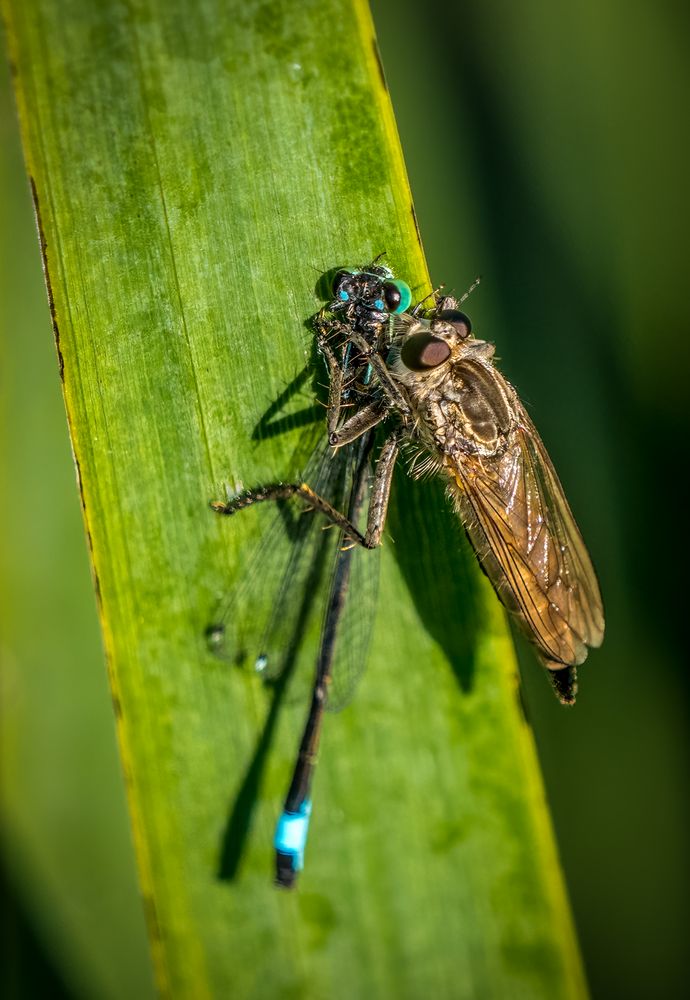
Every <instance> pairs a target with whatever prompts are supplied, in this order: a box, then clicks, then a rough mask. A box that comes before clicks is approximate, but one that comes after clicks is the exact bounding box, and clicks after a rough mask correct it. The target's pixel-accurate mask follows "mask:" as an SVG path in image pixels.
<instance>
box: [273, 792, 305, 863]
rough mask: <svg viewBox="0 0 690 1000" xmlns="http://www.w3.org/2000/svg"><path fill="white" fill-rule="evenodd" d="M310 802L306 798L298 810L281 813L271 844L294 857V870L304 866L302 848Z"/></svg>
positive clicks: (277, 849)
mask: <svg viewBox="0 0 690 1000" xmlns="http://www.w3.org/2000/svg"><path fill="white" fill-rule="evenodd" d="M310 816H311V802H310V800H309V799H306V800H305V801H304V802H303V803H302V805H301V806H300V808H299V812H284V813H281V816H280V819H279V820H278V825H277V827H276V835H275V839H274V841H273V846H274V847H275V849H276V851H279V852H280V853H281V854H289V855H291V856H292V858H293V859H294V870H295V871H301V870H302V868H303V867H304V848H305V845H306V843H307V834H308V832H309V817H310Z"/></svg>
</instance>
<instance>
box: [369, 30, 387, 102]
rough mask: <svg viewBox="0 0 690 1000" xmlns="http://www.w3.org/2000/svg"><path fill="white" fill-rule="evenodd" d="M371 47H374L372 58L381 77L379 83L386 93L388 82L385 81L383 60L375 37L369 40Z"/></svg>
mask: <svg viewBox="0 0 690 1000" xmlns="http://www.w3.org/2000/svg"><path fill="white" fill-rule="evenodd" d="M371 44H372V47H373V49H374V58H375V59H376V65H377V66H378V68H379V75H380V77H381V85H382V87H383V89H384V90H385V92H386V93H388V84H387V83H386V73H385V70H384V68H383V60H382V59H381V51H380V49H379V46H378V42H377V41H376V39H375V38H372V40H371Z"/></svg>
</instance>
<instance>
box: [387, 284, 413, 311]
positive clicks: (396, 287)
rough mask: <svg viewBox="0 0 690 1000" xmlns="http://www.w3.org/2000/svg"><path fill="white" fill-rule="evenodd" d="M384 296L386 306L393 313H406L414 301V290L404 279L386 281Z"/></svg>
mask: <svg viewBox="0 0 690 1000" xmlns="http://www.w3.org/2000/svg"><path fill="white" fill-rule="evenodd" d="M383 297H384V299H385V302H386V308H387V309H388V311H389V312H392V313H404V312H405V310H406V309H409V307H410V302H412V292H411V291H410V286H409V285H407V284H406V283H405V282H404V281H400V280H398V279H396V280H395V281H386V282H384V285H383Z"/></svg>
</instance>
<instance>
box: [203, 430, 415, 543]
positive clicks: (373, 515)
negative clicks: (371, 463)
mask: <svg viewBox="0 0 690 1000" xmlns="http://www.w3.org/2000/svg"><path fill="white" fill-rule="evenodd" d="M402 434H403V432H402V429H401V428H396V429H395V430H394V431H393V432H392V433H391V434H390V435H389V437H388V438H387V439H386V441H385V442H384V444H383V447H382V448H381V452H380V454H379V457H378V459H377V460H376V466H375V468H374V478H373V483H372V488H371V499H370V501H369V509H368V511H367V528H366V532H365V533H362V532H361V531H360V530H359V528H358V527H357V526H356V525H355V524H354V522H353V520H352V517H348V516H347V515H345V514H341V512H340V511H339V510H336V509H335V507H334V506H333V505H332V504H330V503H329V502H328V500H326V499H325V498H324V497H322V496H319V494H318V493H315V492H314V490H312V488H311V486H309V485H308V483H269V484H268V485H266V486H257V487H256V488H255V489H249V490H245V491H244V492H243V493H240V494H239V495H238V496H236V497H232V498H231V499H229V500H214V501H213V502H212V503H211V509H212V510H214V511H215V512H216V514H222V515H224V516H226V517H230V516H231V515H233V514H236V513H238V511H241V510H244V509H245V508H247V507H252V506H253V505H254V504H255V503H264V502H265V501H267V500H273V501H275V500H287V499H289V498H290V497H295V496H297V497H300V498H301V499H302V500H304V501H305V502H306V503H307V504H308V505H309V506H310V507H312V508H313V509H314V510H317V511H319V512H320V513H321V514H323V515H324V516H325V517H327V518H328V520H329V521H330V522H331V524H334V525H335V526H336V527H338V528H340V530H341V531H342V532H343V534H344V535H345V536H346V537H347V538H349V540H350V541H351V542H353V543H354V544H356V545H361V546H362V547H363V548H365V549H375V548H376V547H377V546H378V545H380V543H381V535H382V533H383V528H384V526H385V521H386V514H387V512H388V500H389V497H390V488H391V481H392V478H393V469H394V467H395V462H396V459H397V457H398V453H399V451H400V439H401V437H402Z"/></svg>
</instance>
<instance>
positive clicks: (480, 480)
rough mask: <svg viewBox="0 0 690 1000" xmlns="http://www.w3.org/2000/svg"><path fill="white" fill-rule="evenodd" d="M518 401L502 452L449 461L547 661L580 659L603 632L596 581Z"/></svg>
mask: <svg viewBox="0 0 690 1000" xmlns="http://www.w3.org/2000/svg"><path fill="white" fill-rule="evenodd" d="M514 408H515V413H516V416H517V424H516V426H515V428H514V429H513V431H511V435H510V441H509V447H508V448H507V450H506V451H505V452H503V454H501V455H499V456H495V457H493V456H492V457H482V456H480V455H462V456H460V458H459V460H458V461H457V462H456V461H453V460H451V459H450V458H449V457H446V458H445V460H444V464H445V466H446V470H447V472H448V474H449V475H450V476H451V478H452V480H453V481H454V484H455V486H456V488H455V489H454V490H453V494H454V496H455V499H456V501H457V505H458V508H459V511H460V513H461V516H462V518H463V521H464V523H465V527H466V529H467V532H468V535H469V537H470V540H471V542H472V544H473V546H474V548H475V550H476V551H477V554H478V556H479V558H480V561H481V563H482V565H483V567H484V569H485V571H486V573H487V575H488V577H489V579H490V580H491V582H492V584H493V585H494V587H495V589H496V591H497V592H498V594H499V596H500V598H501V600H502V601H503V603H504V604H505V605H506V607H507V608H508V609H509V610H510V611H512V612H514V613H515V614H516V615H517V617H518V619H519V620H520V622H521V623H522V625H523V627H524V629H525V631H526V633H527V637H528V638H529V639H530V641H531V642H532V643H534V645H535V646H536V647H537V648H538V650H539V652H540V653H541V654H542V656H543V657H544V659H545V660H546V661H547V664H546V665H547V666H549V667H551V668H552V669H558V668H559V667H560V666H575V665H577V664H579V663H582V662H583V661H584V659H585V658H586V656H587V647H588V646H593V647H595V646H599V645H600V644H601V641H602V639H603V637H604V612H603V606H602V601H601V595H600V592H599V584H598V583H597V578H596V575H595V573H594V568H593V566H592V563H591V560H590V558H589V555H588V553H587V549H586V548H585V544H584V542H583V540H582V536H581V535H580V532H579V530H578V527H577V525H576V524H575V520H574V518H573V515H572V513H571V510H570V507H569V506H568V502H567V500H566V498H565V495H564V493H563V487H562V486H561V483H560V481H559V479H558V476H557V475H556V471H555V469H554V467H553V464H552V463H551V460H550V458H549V456H548V454H547V452H546V449H545V447H544V444H543V443H542V441H541V439H540V437H539V435H538V433H537V431H536V429H535V427H534V425H533V424H532V422H531V420H530V419H529V417H528V415H527V413H526V412H525V410H524V408H523V407H522V405H521V404H520V403H519V402H518V400H517V398H516V397H515V400H514Z"/></svg>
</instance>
